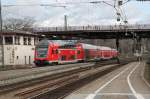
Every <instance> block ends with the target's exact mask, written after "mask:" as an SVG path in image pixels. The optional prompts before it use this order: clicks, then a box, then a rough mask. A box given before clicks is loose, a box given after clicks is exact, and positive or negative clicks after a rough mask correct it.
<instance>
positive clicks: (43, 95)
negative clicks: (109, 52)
mask: <svg viewBox="0 0 150 99" xmlns="http://www.w3.org/2000/svg"><path fill="white" fill-rule="evenodd" d="M127 63H128V62H125V63H123V64H117V65H109V66H103V67H101V66H97V65H95V66H94V67H93V68H92V69H91V68H88V69H86V70H81V71H78V72H76V73H72V74H71V75H67V76H64V77H62V78H58V79H54V80H50V81H47V82H43V83H40V84H39V85H37V86H34V87H32V88H28V89H27V90H24V91H22V92H19V93H17V94H15V96H17V97H20V98H21V99H27V98H28V99H63V98H64V97H65V96H67V95H68V94H69V93H70V92H72V91H73V90H74V89H76V88H79V87H80V86H82V85H85V84H86V83H89V82H90V81H92V80H94V79H96V78H98V77H100V76H102V75H104V74H106V73H109V72H111V71H112V70H114V69H117V68H119V67H121V66H123V65H125V64H127ZM99 65H100V64H99ZM66 88H69V89H66ZM62 92H63V93H62ZM56 93H61V94H56Z"/></svg>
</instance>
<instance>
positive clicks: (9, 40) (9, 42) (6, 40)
mask: <svg viewBox="0 0 150 99" xmlns="http://www.w3.org/2000/svg"><path fill="white" fill-rule="evenodd" d="M5 44H6V45H9V44H13V38H12V36H9V37H5Z"/></svg>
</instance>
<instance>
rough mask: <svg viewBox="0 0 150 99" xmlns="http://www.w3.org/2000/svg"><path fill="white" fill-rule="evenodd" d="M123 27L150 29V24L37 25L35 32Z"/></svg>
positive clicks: (115, 28) (119, 28)
mask: <svg viewBox="0 0 150 99" xmlns="http://www.w3.org/2000/svg"><path fill="white" fill-rule="evenodd" d="M123 29H137V30H138V29H140V30H141V29H150V24H142V25H93V26H92V25H88V26H68V27H67V28H66V27H38V28H37V27H36V28H34V29H33V30H34V32H46V31H81V30H82V31H84V30H85V31H86V30H91V31H93V30H95V31H96V30H97V31H101V30H123Z"/></svg>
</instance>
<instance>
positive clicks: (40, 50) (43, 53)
mask: <svg viewBox="0 0 150 99" xmlns="http://www.w3.org/2000/svg"><path fill="white" fill-rule="evenodd" d="M47 50H48V48H47V47H39V48H37V49H36V52H37V57H38V58H45V57H46V56H47Z"/></svg>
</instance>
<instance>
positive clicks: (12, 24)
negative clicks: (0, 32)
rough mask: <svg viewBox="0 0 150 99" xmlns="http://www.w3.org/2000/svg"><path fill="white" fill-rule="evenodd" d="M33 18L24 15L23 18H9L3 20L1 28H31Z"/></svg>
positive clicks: (25, 29)
mask: <svg viewBox="0 0 150 99" xmlns="http://www.w3.org/2000/svg"><path fill="white" fill-rule="evenodd" d="M34 22H35V20H34V19H33V18H30V17H26V18H23V19H17V18H9V19H6V20H4V22H3V28H4V29H5V30H24V31H27V30H29V29H30V28H32V26H33V24H34Z"/></svg>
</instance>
